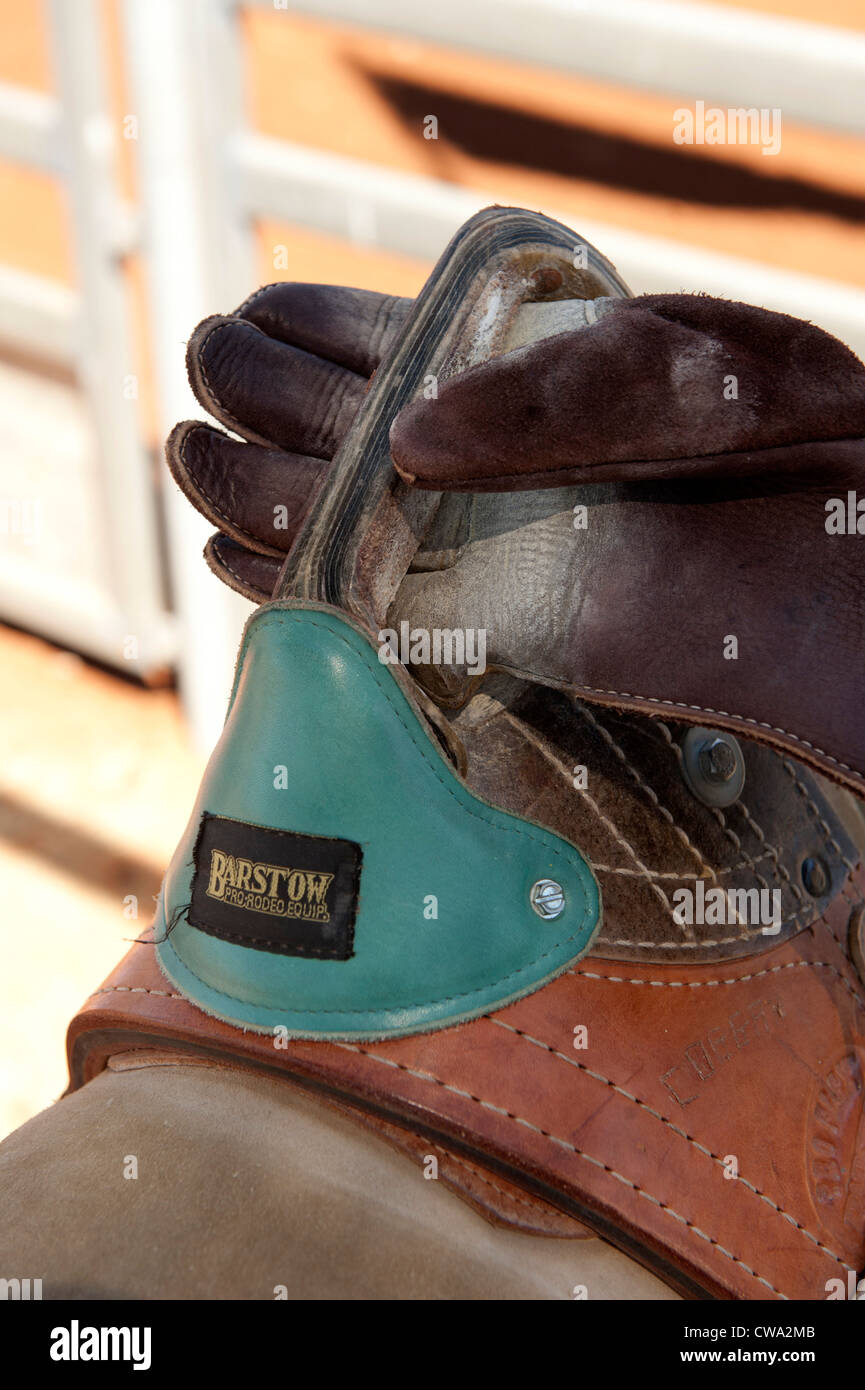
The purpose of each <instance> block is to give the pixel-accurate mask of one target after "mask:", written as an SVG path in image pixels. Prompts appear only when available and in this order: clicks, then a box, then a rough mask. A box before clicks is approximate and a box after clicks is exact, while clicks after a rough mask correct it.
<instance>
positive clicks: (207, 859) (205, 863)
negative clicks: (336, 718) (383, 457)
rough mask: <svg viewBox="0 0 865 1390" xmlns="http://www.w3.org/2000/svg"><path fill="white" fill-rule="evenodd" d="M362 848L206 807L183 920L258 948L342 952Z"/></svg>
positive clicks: (349, 943) (347, 945)
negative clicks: (186, 918) (212, 811)
mask: <svg viewBox="0 0 865 1390" xmlns="http://www.w3.org/2000/svg"><path fill="white" fill-rule="evenodd" d="M361 857H362V856H361V848H360V845H357V844H354V843H353V842H352V841H351V840H336V839H329V838H326V837H324V836H319V835H296V834H294V833H293V832H292V831H287V830H274V829H272V828H271V827H269V826H263V825H250V824H248V823H247V822H246V821H237V820H229V819H228V817H226V816H213V815H210V814H209V813H207V812H205V814H204V816H203V817H202V820H201V828H200V830H199V833H198V840H197V841H196V845H195V854H194V862H195V874H194V877H193V880H192V901H191V904H190V908H189V923H190V925H191V926H193V927H197V928H198V929H199V930H200V931H204V932H207V933H208V934H209V935H211V936H218V937H221V938H222V939H223V940H226V941H235V942H239V943H241V944H242V945H245V946H251V947H253V948H254V949H255V950H258V951H274V952H277V953H279V954H282V955H292V956H313V957H316V958H318V959H323V960H348V959H349V958H350V957H351V956H352V954H353V949H354V919H355V915H356V912H357V896H358V885H359V880H360V866H361Z"/></svg>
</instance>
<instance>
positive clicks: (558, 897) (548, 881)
mask: <svg viewBox="0 0 865 1390" xmlns="http://www.w3.org/2000/svg"><path fill="white" fill-rule="evenodd" d="M529 902H530V903H531V905H532V907H533V908H534V909H535V912H536V913H537V914H538V916H539V917H543V918H544V919H545V921H550V920H551V919H552V918H553V917H560V916H561V914H562V913H563V912H564V910H565V890H564V888H563V887H562V885H561V884H560V883H556V881H555V879H554V878H539V879H538V881H537V883H533V884H532V889H531V892H530V893H529Z"/></svg>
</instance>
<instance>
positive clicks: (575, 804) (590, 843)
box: [453, 677, 865, 964]
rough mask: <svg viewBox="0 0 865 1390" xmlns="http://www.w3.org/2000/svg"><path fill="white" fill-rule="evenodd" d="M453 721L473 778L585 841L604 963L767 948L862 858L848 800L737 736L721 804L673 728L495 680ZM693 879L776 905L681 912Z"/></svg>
mask: <svg viewBox="0 0 865 1390" xmlns="http://www.w3.org/2000/svg"><path fill="white" fill-rule="evenodd" d="M453 728H454V731H455V732H456V734H457V735H458V737H459V738H460V739H461V741H462V743H463V747H464V748H465V750H466V758H467V767H466V776H467V778H468V780H469V783H470V785H471V786H472V787H474V788H475V789H476V790H478V791H479V792H481V793H482V795H484V796H487V797H489V798H490V800H492V801H493V802H495V804H496V805H499V806H503V807H506V808H508V809H510V810H514V811H517V812H521V813H522V814H530V815H531V816H532V817H533V818H535V819H537V820H538V821H540V822H541V824H543V825H547V826H549V827H550V828H551V829H555V830H557V831H558V832H559V833H560V834H562V835H564V836H566V837H567V838H568V839H570V840H572V841H573V843H574V844H578V845H581V846H582V847H583V849H584V852H585V853H586V855H587V857H588V858H589V861H590V862H591V864H592V869H593V872H594V874H595V875H596V877H597V879H598V882H599V883H600V885H601V892H602V899H603V903H604V920H603V923H602V925H601V929H600V932H599V934H598V936H597V937H596V938H595V941H594V942H593V944H592V952H593V954H598V955H602V956H606V957H609V958H610V959H612V960H620V961H622V960H643V961H648V960H656V961H667V962H673V961H675V962H681V963H683V964H687V963H695V962H699V961H712V960H722V959H733V958H739V959H743V958H746V957H752V956H757V955H759V954H760V953H761V952H764V951H770V950H771V949H772V948H773V947H775V946H777V945H778V944H779V943H780V942H781V941H783V940H786V939H787V938H788V937H789V936H792V935H795V934H796V932H799V931H801V930H802V929H803V928H805V927H807V926H809V925H810V923H811V922H813V921H814V920H815V919H816V918H817V917H819V916H820V914H821V913H822V912H823V911H825V909H826V908H827V906H828V905H829V903H830V902H831V901H832V899H833V898H834V897H835V896H836V895H837V894H838V893H839V892H841V891H842V889H843V887H844V884H845V881H846V879H847V877H848V875H849V873H850V872H851V870H852V868H853V867H854V865H855V863H856V861H857V860H858V858H859V856H860V854H861V847H862V843H863V836H865V824H863V819H862V816H861V813H860V809H859V805H858V804H857V803H856V801H855V800H854V798H853V797H852V796H851V795H850V794H849V793H848V792H845V791H843V790H842V789H841V788H839V787H836V786H834V785H833V784H832V783H829V782H826V781H825V780H824V779H822V778H820V777H818V776H817V775H816V774H814V773H811V772H810V771H809V770H808V769H807V768H805V767H803V766H802V764H801V763H794V762H793V761H791V759H789V758H786V757H784V755H783V754H779V753H776V752H774V751H773V750H771V749H769V748H765V747H763V746H761V745H760V744H756V743H750V742H743V743H742V745H741V754H742V759H743V763H744V768H745V785H744V788H743V790H742V794H741V795H740V796H739V797H738V798H737V799H736V801H735V802H734V803H733V804H732V805H731V806H728V807H727V808H725V809H723V810H722V809H720V808H717V807H710V806H706V805H704V804H703V803H702V802H701V801H699V800H698V799H697V797H696V796H695V795H694V794H693V792H692V791H691V789H690V787H689V786H688V784H687V782H686V780H685V776H684V773H683V761H684V758H683V753H682V742H683V739H684V735H685V733H686V726H685V725H681V724H677V723H675V722H667V721H665V720H659V719H649V718H647V717H646V716H645V715H627V714H623V713H621V712H617V711H613V710H603V709H598V708H597V707H595V708H592V706H590V705H588V704H587V703H585V702H582V701H579V700H575V699H573V698H572V697H569V696H566V695H564V694H557V693H554V692H552V691H548V690H542V689H539V688H538V687H536V686H531V685H528V684H523V683H520V682H517V681H514V680H510V679H508V678H502V677H499V678H493V679H491V680H490V681H488V682H487V685H486V686H485V688H484V690H483V691H482V692H481V693H480V694H478V695H476V696H475V697H474V698H473V699H472V700H471V701H470V702H469V704H468V705H467V706H466V707H465V708H464V709H463V710H461V711H460V712H459V714H457V715H456V716H455V717H454V719H453ZM575 773H578V774H579V775H578V776H577V777H575V775H574V774H575ZM812 862H819V865H820V867H821V869H822V870H823V878H824V882H823V884H822V885H821V888H822V891H821V892H820V893H819V894H818V895H816V896H815V895H814V893H813V891H809V888H808V886H806V878H807V883H808V884H810V885H811V888H812V890H813V887H814V886H815V885H814V882H813V880H812V878H811V877H810V876H809V875H807V873H806V872H805V870H806V865H809V864H810V863H812ZM700 881H702V883H703V885H704V891H705V889H709V888H712V889H718V888H721V889H741V890H744V891H746V892H748V893H750V894H752V897H751V899H750V902H751V905H752V906H753V905H754V903H755V901H756V900H755V899H754V897H753V895H754V894H755V893H760V894H761V895H765V896H764V897H761V899H760V905H761V910H762V908H763V907H764V906H771V907H772V909H774V907H775V906H777V908H778V912H777V919H775V918H774V917H773V920H772V922H771V923H768V922H767V921H766V920H765V914H764V917H763V919H762V920H761V921H757V920H756V919H755V918H754V917H750V918H749V917H748V914H747V913H745V916H744V919H743V917H742V914H741V913H738V914H732V913H727V912H726V911H725V914H724V915H725V916H726V917H727V918H728V919H729V920H727V921H722V922H721V923H717V922H712V921H711V920H709V921H700V920H697V921H695V922H694V923H693V924H689V923H680V922H679V921H678V920H677V918H676V916H675V912H676V908H677V907H678V905H679V904H680V902H681V898H680V897H678V896H676V895H677V894H678V893H679V892H680V890H683V889H687V890H689V891H690V892H692V893H695V892H696V891H697V885H698V883H699V882H700ZM775 894H777V895H778V896H777V898H776V897H775ZM704 915H710V914H704ZM764 926H768V930H764ZM776 926H777V927H778V928H779V930H778V931H776V930H775V927H776Z"/></svg>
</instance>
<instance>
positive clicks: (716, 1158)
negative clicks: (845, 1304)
mask: <svg viewBox="0 0 865 1390" xmlns="http://www.w3.org/2000/svg"><path fill="white" fill-rule="evenodd" d="M489 1021H490V1023H494V1024H495V1025H496V1026H497V1027H498V1028H506V1029H507V1030H508V1031H509V1032H511V1033H516V1035H517V1037H520V1038H524V1039H525V1041H526V1042H529V1043H532V1044H533V1045H534V1046H535V1047H539V1048H541V1050H542V1051H544V1052H550V1053H552V1055H553V1056H554V1057H558V1058H560V1059H561V1061H563V1062H567V1064H568V1065H569V1066H571V1067H575V1068H576V1070H577V1071H584V1072H585V1073H586V1075H587V1076H591V1077H592V1078H593V1080H595V1081H601V1082H603V1084H604V1085H605V1086H609V1087H610V1089H611V1090H613V1091H616V1092H617V1093H618V1094H619V1095H620V1096H624V1097H625V1099H626V1100H630V1101H633V1102H634V1104H635V1105H638V1106H639V1107H640V1109H641V1110H645V1111H647V1112H648V1114H650V1115H651V1116H653V1118H654V1119H656V1120H660V1122H661V1124H663V1125H666V1126H667V1128H668V1129H671V1130H672V1131H673V1133H674V1134H678V1135H679V1136H680V1138H682V1139H686V1140H687V1141H688V1143H689V1144H693V1146H694V1148H695V1149H698V1150H699V1151H700V1153H702V1154H705V1155H706V1157H707V1158H711V1160H712V1162H713V1163H717V1164H718V1165H719V1167H721V1168H723V1167H724V1160H723V1158H722V1157H721V1156H720V1154H716V1153H713V1151H712V1150H711V1149H708V1148H706V1146H705V1144H701V1143H700V1142H699V1140H697V1139H694V1138H693V1137H692V1136H691V1135H690V1134H688V1133H687V1132H686V1131H685V1130H684V1129H680V1128H679V1126H678V1125H677V1124H674V1122H673V1121H672V1120H669V1119H667V1117H666V1115H662V1114H661V1112H660V1110H655V1109H654V1107H653V1106H651V1105H648V1104H647V1103H646V1102H645V1101H644V1100H640V1098H639V1096H635V1095H633V1094H632V1093H631V1092H630V1091H626V1090H624V1089H623V1088H622V1087H621V1086H617V1085H616V1083H615V1081H611V1080H610V1078H609V1077H608V1076H604V1075H603V1074H602V1073H601V1072H598V1071H592V1069H591V1067H587V1066H586V1065H585V1063H583V1062H578V1061H577V1060H576V1058H574V1057H568V1056H567V1054H566V1053H564V1052H558V1051H557V1050H556V1048H554V1047H552V1046H551V1045H550V1044H549V1043H545V1042H542V1041H541V1040H540V1039H539V1038H533V1037H532V1036H531V1034H530V1033H526V1032H525V1031H524V1030H523V1029H522V1028H515V1027H514V1026H513V1024H511V1023H505V1022H504V1020H503V1019H498V1018H490V1019H489ZM736 1181H737V1182H739V1183H741V1184H742V1186H743V1187H746V1188H747V1189H748V1191H749V1192H753V1193H754V1195H755V1196H756V1197H759V1198H760V1201H761V1202H765V1203H766V1205H767V1206H769V1207H771V1208H772V1210H773V1211H776V1212H777V1213H778V1215H779V1216H783V1217H784V1220H785V1221H789V1223H790V1225H791V1226H795V1228H796V1230H797V1231H801V1232H802V1234H803V1235H805V1236H807V1237H808V1239H809V1240H810V1241H812V1242H813V1244H814V1245H816V1246H817V1248H818V1249H819V1250H825V1252H826V1254H827V1255H831V1256H832V1259H833V1260H836V1261H837V1263H838V1264H840V1265H842V1266H843V1267H844V1268H845V1269H848V1268H849V1266H848V1265H847V1262H846V1261H845V1260H844V1259H843V1258H842V1257H841V1256H840V1255H836V1253H835V1251H834V1250H832V1249H831V1247H830V1246H828V1245H824V1244H823V1242H822V1241H821V1240H819V1239H818V1237H817V1236H815V1235H814V1234H813V1233H812V1232H811V1231H809V1230H808V1228H807V1226H803V1225H802V1223H801V1221H797V1220H796V1218H795V1217H794V1216H793V1215H792V1213H791V1212H788V1211H785V1210H784V1208H783V1207H781V1206H779V1205H778V1203H777V1202H775V1201H773V1200H772V1198H771V1197H769V1196H768V1195H767V1194H766V1193H765V1192H763V1191H762V1190H761V1189H760V1188H759V1187H755V1185H754V1183H752V1182H749V1181H748V1179H747V1178H742V1177H738V1178H737V1179H736Z"/></svg>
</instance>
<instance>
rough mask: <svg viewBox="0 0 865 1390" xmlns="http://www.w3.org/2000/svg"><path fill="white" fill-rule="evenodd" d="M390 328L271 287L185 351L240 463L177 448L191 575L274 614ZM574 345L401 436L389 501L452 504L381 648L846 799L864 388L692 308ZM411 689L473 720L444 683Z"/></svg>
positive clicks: (854, 680)
mask: <svg viewBox="0 0 865 1390" xmlns="http://www.w3.org/2000/svg"><path fill="white" fill-rule="evenodd" d="M409 307H410V301H407V300H400V299H393V298H387V297H385V296H380V295H375V294H372V293H370V292H366V291H359V290H348V289H340V288H330V287H325V286H306V285H290V284H280V285H274V286H268V287H265V288H264V289H263V290H260V291H259V292H258V293H257V294H255V295H253V296H252V298H251V299H250V300H248V301H247V302H246V303H245V304H244V305H243V306H241V308H240V309H239V310H238V311H237V313H236V314H235V315H231V316H228V317H215V318H211V319H208V320H206V321H205V322H204V323H203V324H202V325H201V326H200V327H199V328H198V329H197V330H196V332H195V334H194V335H193V338H192V340H191V342H190V345H189V353H188V365H189V371H190V379H191V381H192V385H193V389H194V390H195V392H196V395H197V397H198V399H199V400H200V401H201V403H202V405H203V406H204V407H205V408H206V409H208V410H209V411H210V413H211V414H212V415H214V416H215V417H216V418H217V419H218V420H220V421H221V422H222V423H223V424H224V425H227V426H228V427H229V428H230V429H232V430H234V431H236V432H237V434H239V435H240V436H241V439H240V440H236V439H231V438H229V437H227V436H226V435H224V434H222V433H221V432H219V431H216V430H214V429H212V428H211V427H209V426H206V425H202V424H200V423H186V424H184V425H181V426H179V427H178V428H177V429H176V430H175V431H174V432H173V434H172V436H171V438H170V440H169V445H168V457H169V463H170V465H171V467H172V471H173V473H174V476H175V478H176V479H177V481H178V482H179V483H180V485H181V487H183V489H184V490H185V491H186V492H187V494H188V495H189V496H190V498H191V499H192V501H193V502H194V503H195V505H196V506H198V507H199V509H200V510H201V511H203V512H204V513H205V515H207V516H208V517H210V518H211V520H213V521H214V523H215V525H217V526H218V527H219V528H220V533H221V534H220V535H218V536H217V537H215V538H214V540H213V541H211V543H210V544H209V546H208V560H209V563H210V564H211V566H212V567H213V568H214V569H215V570H216V572H217V573H219V574H220V576H221V577H222V578H224V579H225V580H226V581H227V582H229V583H230V584H232V585H233V587H235V588H239V589H240V590H241V591H242V592H244V593H246V594H247V595H248V596H249V597H252V598H256V599H260V598H264V597H267V596H269V595H270V594H271V593H272V591H273V585H274V582H275V580H276V578H277V575H278V572H279V568H280V562H281V558H282V557H283V556H284V555H285V553H286V551H287V550H288V548H289V547H290V544H291V540H292V538H293V536H294V535H295V534H296V532H297V529H298V527H299V525H300V523H301V521H302V518H303V516H304V515H305V512H306V509H307V507H309V506H310V505H311V504H312V502H313V501H314V496H315V493H316V490H317V489H318V487H320V485H321V482H322V480H323V478H324V476H325V474H326V471H327V467H328V464H329V461H330V460H331V459H332V457H333V454H334V452H335V451H336V448H337V447H338V445H339V443H340V441H341V440H342V438H343V437H344V435H345V433H346V431H347V430H348V429H349V427H350V425H351V422H352V419H353V418H354V415H355V412H356V410H357V407H358V405H359V403H360V400H361V398H362V395H363V391H364V388H365V383H366V381H367V380H368V378H369V376H370V375H371V373H372V372H373V371H374V370H375V367H376V365H377V364H378V362H379V361H380V360H381V358H382V356H383V354H384V353H385V352H386V351H387V350H388V348H389V347H390V345H391V344H392V343H393V342H394V341H395V339H396V337H397V336H398V334H399V331H400V328H401V326H402V324H403V323H404V321H405V318H406V315H407V313H408V310H409ZM550 307H553V306H550ZM576 307H577V306H576V305H575V308H576ZM560 308H561V306H560V305H559V306H558V309H559V310H560ZM557 312H558V311H557ZM576 321H578V322H579V327H577V328H570V329H568V330H567V331H564V332H563V331H557V329H560V328H561V322H560V321H559V320H556V319H555V318H553V319H552V320H551V323H550V325H548V326H547V327H546V328H544V327H540V328H539V329H538V330H536V336H539V335H541V334H549V335H550V336H540V337H539V340H538V341H528V342H525V343H524V345H522V346H518V347H516V348H514V349H513V350H512V351H509V352H507V353H506V354H504V355H502V356H500V357H498V358H495V359H493V360H492V361H490V362H488V363H485V364H482V365H479V366H476V367H472V368H470V369H469V370H468V371H466V372H464V373H461V374H459V375H457V376H455V377H453V378H452V379H451V380H449V381H445V382H444V383H443V384H442V386H441V388H440V390H439V393H438V397H437V398H436V399H431V400H426V399H418V400H416V401H414V402H412V404H410V405H409V406H408V407H407V408H406V409H404V410H403V412H402V413H401V415H400V417H399V418H398V419H397V421H396V422H395V425H394V428H393V430H392V435H391V446H392V457H393V460H394V464H395V466H396V468H397V470H398V471H399V473H400V475H401V477H402V478H403V479H404V481H405V482H406V483H407V484H409V485H410V486H413V487H422V488H428V489H434V490H444V489H446V491H444V493H443V499H442V502H441V504H440V506H439V508H438V510H437V513H436V516H435V519H434V521H433V523H432V525H431V527H430V529H429V530H428V532H427V534H426V536H425V537H424V538H423V541H422V543H421V546H420V548H419V551H418V553H417V555H416V556H415V560H414V563H413V566H412V572H410V573H409V574H408V575H407V576H406V578H405V580H404V581H403V584H402V586H401V588H400V590H399V592H398V593H397V596H396V599H395V601H394V603H393V605H392V608H391V610H390V612H389V613H388V615H387V621H388V624H389V625H390V626H391V627H392V628H398V627H399V624H400V623H402V622H408V623H409V625H410V627H411V628H416V627H422V628H424V629H426V630H428V631H429V630H432V629H435V628H438V629H453V628H463V629H466V628H468V629H475V630H477V629H483V630H485V632H486V634H487V637H486V659H487V663H488V665H490V666H494V667H496V668H498V669H503V670H506V671H509V672H512V673H514V674H516V675H518V676H520V677H523V678H528V679H530V680H537V681H540V682H542V683H544V684H548V685H552V686H557V687H561V688H565V689H568V690H572V691H574V692H576V693H578V694H579V695H581V696H583V697H585V698H587V699H589V700H593V701H595V702H597V703H600V704H611V705H615V706H618V707H622V708H628V709H635V710H641V711H643V712H645V713H649V714H653V713H654V714H659V713H668V714H671V715H672V714H675V715H677V716H678V717H680V718H682V719H688V720H690V721H691V722H697V723H711V724H713V725H714V724H721V725H723V726H727V727H730V728H733V729H739V730H740V731H741V732H744V733H745V734H746V735H748V736H750V737H754V738H758V739H761V740H763V741H766V742H769V743H773V744H775V745H776V746H781V747H783V748H785V749H786V750H787V751H790V752H792V753H794V754H795V755H796V756H797V757H800V758H803V759H804V760H807V761H810V762H812V764H813V765H815V766H817V767H818V768H819V769H820V770H821V771H823V772H824V773H828V774H829V775H830V776H834V777H836V778H837V780H840V781H843V782H846V783H847V784H848V785H852V786H854V787H855V788H856V789H857V790H858V791H859V792H860V794H861V793H862V792H863V790H865V727H863V723H862V721H861V719H860V718H859V714H858V707H859V696H860V692H861V690H862V686H863V676H865V664H863V663H865V655H863V654H865V593H863V583H862V579H861V574H862V566H861V559H860V556H859V551H860V548H861V540H859V539H858V533H857V531H856V527H857V518H858V515H859V513H858V512H857V511H856V498H855V497H854V498H853V500H852V502H851V499H850V497H849V495H848V494H849V493H851V492H853V493H855V488H856V484H857V482H858V483H859V485H860V488H861V489H862V490H863V493H865V482H863V479H862V473H863V463H865V444H863V440H862V436H863V435H865V369H863V367H862V364H861V363H860V362H859V361H858V359H856V358H855V356H854V355H853V354H852V353H851V352H850V351H849V350H848V349H847V348H845V347H844V346H843V345H842V344H841V343H839V342H838V341H837V340H835V339H833V338H832V337H830V336H829V335H828V334H826V333H824V332H823V331H822V330H820V329H818V328H815V327H814V326H813V325H810V324H806V323H802V322H800V321H798V320H795V319H791V318H789V317H787V316H786V315H782V314H776V313H771V312H769V311H766V310H762V309H759V308H754V307H752V306H747V305H741V304H731V303H727V302H726V301H721V300H715V299H710V298H708V297H705V296H694V295H652V296H643V297H641V298H638V299H633V300H612V299H606V300H598V301H594V302H593V305H592V312H591V313H588V314H586V313H583V314H582V315H580V314H579V313H575V322H576ZM492 489H499V490H498V491H493V490H492ZM466 493H468V494H469V495H465V494H466ZM836 504H837V505H836ZM851 507H852V510H851ZM841 510H843V517H844V530H842V531H839V530H838V527H839V525H840V519H839V518H840V511H841ZM863 513H865V499H863ZM851 524H852V527H853V530H852V533H851V532H850V530H849V527H850V525H851ZM833 525H834V529H833ZM862 526H863V531H865V517H863V522H862ZM416 674H417V675H418V676H419V677H420V678H421V680H422V682H423V683H424V684H425V685H427V687H428V688H429V689H430V690H431V691H432V692H433V693H434V694H436V695H437V696H438V697H439V698H441V699H444V700H446V699H448V698H456V697H457V696H458V695H464V693H465V680H464V675H465V673H464V672H456V673H453V672H442V671H434V672H430V671H416Z"/></svg>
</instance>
